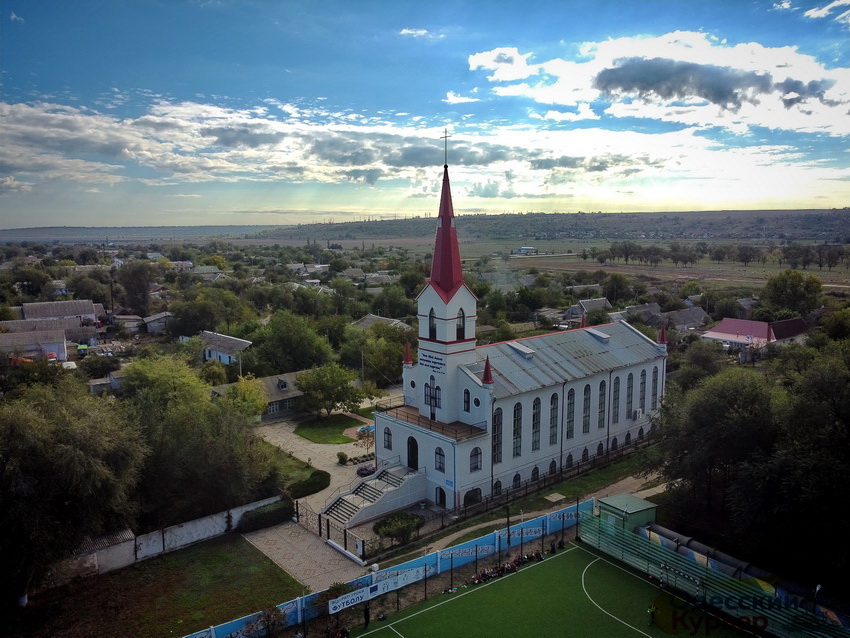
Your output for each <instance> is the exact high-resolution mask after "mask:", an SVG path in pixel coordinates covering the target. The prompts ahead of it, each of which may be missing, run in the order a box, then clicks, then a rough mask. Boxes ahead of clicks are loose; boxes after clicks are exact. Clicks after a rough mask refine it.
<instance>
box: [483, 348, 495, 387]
mask: <svg viewBox="0 0 850 638" xmlns="http://www.w3.org/2000/svg"><path fill="white" fill-rule="evenodd" d="M481 383H486V384H487V385H490V384H492V383H493V370H491V368H490V355H487V359H486V360H485V361H484V374H483V375H481Z"/></svg>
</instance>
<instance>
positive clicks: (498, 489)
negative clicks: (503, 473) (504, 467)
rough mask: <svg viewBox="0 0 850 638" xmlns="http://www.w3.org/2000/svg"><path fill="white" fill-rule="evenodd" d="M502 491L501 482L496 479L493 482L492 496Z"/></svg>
mask: <svg viewBox="0 0 850 638" xmlns="http://www.w3.org/2000/svg"><path fill="white" fill-rule="evenodd" d="M501 493H502V482H501V481H496V482H495V483H493V496H498V495H499V494H501Z"/></svg>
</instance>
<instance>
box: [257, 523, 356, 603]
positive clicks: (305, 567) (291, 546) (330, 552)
mask: <svg viewBox="0 0 850 638" xmlns="http://www.w3.org/2000/svg"><path fill="white" fill-rule="evenodd" d="M245 538H246V539H247V540H248V542H249V543H251V544H252V545H253V546H254V547H256V548H257V549H259V550H260V551H261V552H263V553H264V554H265V555H266V556H268V557H269V558H271V559H272V560H273V561H274V562H275V563H277V564H278V565H280V567H281V568H282V569H283V570H284V571H286V572H287V573H288V574H289V575H290V576H292V577H293V578H295V579H296V580H297V581H298V582H300V583H301V584H302V585H304V586H305V587H307V588H309V589H310V591H313V592H317V591H322V590H323V589H327V588H328V587H329V586H330V585H332V584H333V583H343V582H347V581H349V580H354V579H355V578H358V577H359V576H362V575H363V574H365V573H366V571H367V568H366V567H360V566H359V565H358V564H356V563H354V562H353V561H352V560H351V559H350V558H347V557H346V556H343V555H342V554H341V553H339V552H338V551H336V550H335V549H333V548H332V547H330V546H328V545H327V544H325V541H324V540H323V539H321V538H319V537H318V536H316V535H315V534H313V533H312V532H309V531H307V530H306V529H304V527H302V526H301V525H299V524H298V523H284V524H283V525H275V526H274V527H268V528H266V529H261V530H259V531H256V532H251V533H250V534H245Z"/></svg>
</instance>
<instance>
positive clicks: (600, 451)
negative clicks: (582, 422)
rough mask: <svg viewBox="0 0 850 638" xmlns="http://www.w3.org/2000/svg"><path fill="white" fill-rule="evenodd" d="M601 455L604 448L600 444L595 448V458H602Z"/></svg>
mask: <svg viewBox="0 0 850 638" xmlns="http://www.w3.org/2000/svg"><path fill="white" fill-rule="evenodd" d="M603 454H605V448H604V447H602V444H601V443H600V444H599V445H597V446H596V456H602V455H603Z"/></svg>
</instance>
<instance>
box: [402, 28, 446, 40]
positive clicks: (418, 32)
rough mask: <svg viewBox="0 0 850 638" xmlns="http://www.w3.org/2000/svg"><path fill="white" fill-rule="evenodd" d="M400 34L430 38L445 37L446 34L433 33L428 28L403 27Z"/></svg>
mask: <svg viewBox="0 0 850 638" xmlns="http://www.w3.org/2000/svg"><path fill="white" fill-rule="evenodd" d="M398 34H399V35H407V36H410V37H412V38H429V39H435V38H436V39H439V38H444V37H445V35H443V34H441V33H431V32H430V31H428V29H402V30H401V31H399V32H398Z"/></svg>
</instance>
